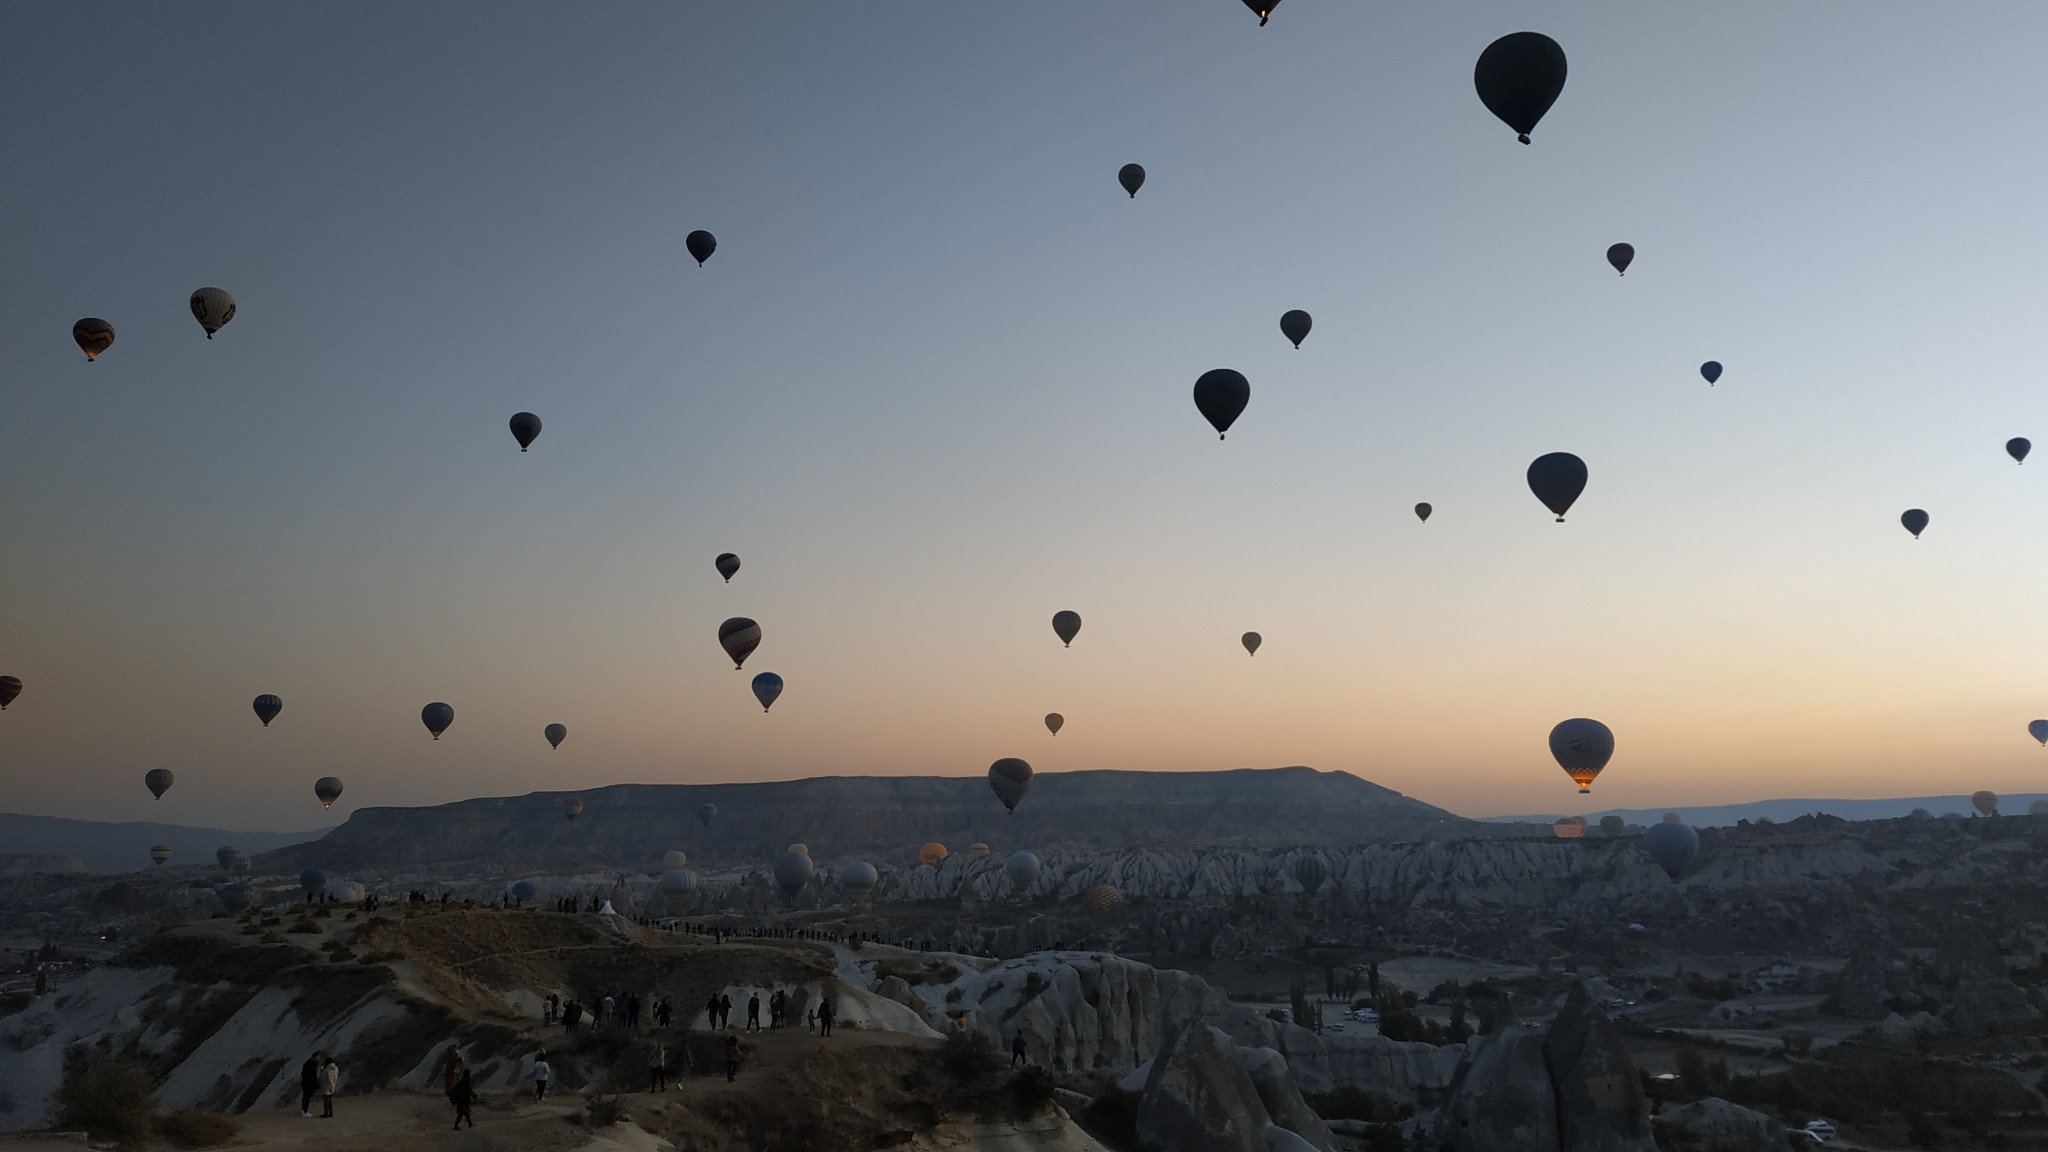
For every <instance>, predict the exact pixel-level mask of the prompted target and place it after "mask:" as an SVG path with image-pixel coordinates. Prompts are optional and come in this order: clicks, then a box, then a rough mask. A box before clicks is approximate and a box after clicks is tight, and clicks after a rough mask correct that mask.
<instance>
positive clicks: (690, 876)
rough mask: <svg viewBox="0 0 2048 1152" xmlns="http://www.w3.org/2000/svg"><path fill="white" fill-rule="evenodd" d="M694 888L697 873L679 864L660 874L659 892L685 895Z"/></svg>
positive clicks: (695, 888)
mask: <svg viewBox="0 0 2048 1152" xmlns="http://www.w3.org/2000/svg"><path fill="white" fill-rule="evenodd" d="M696 890H697V874H696V873H695V872H692V871H690V870H689V869H688V868H685V867H683V866H682V865H680V864H679V865H677V866H675V867H674V868H670V869H667V870H666V871H664V872H663V873H662V874H661V894H662V895H664V896H687V895H689V894H690V893H692V892H694V891H696Z"/></svg>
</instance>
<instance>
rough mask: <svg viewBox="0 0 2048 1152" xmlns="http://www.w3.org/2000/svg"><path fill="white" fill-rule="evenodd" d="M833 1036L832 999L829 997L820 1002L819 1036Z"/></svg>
mask: <svg viewBox="0 0 2048 1152" xmlns="http://www.w3.org/2000/svg"><path fill="white" fill-rule="evenodd" d="M831 1034H832V998H831V997H829V996H827V997H823V998H821V999H819V1001H818V1035H820V1036H830V1035H831Z"/></svg>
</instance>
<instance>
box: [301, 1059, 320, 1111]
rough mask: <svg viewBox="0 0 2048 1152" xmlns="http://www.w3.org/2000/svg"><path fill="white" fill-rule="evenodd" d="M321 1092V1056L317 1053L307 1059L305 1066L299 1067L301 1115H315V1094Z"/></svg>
mask: <svg viewBox="0 0 2048 1152" xmlns="http://www.w3.org/2000/svg"><path fill="white" fill-rule="evenodd" d="M319 1090H320V1054H319V1053H318V1052H315V1053H313V1054H312V1055H311V1056H308V1057H306V1062H305V1063H304V1064H301V1065H299V1115H301V1116H311V1115H312V1114H313V1093H315V1092H318V1091H319Z"/></svg>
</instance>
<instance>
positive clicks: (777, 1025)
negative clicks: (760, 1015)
mask: <svg viewBox="0 0 2048 1152" xmlns="http://www.w3.org/2000/svg"><path fill="white" fill-rule="evenodd" d="M788 1002H789V1000H788V998H787V997H785V996H784V995H783V994H782V989H780V988H777V989H776V990H775V991H773V992H771V993H769V995H768V1030H769V1031H771V1032H774V1031H777V1030H779V1029H781V1027H782V1006H783V1005H784V1004H786V1003H788Z"/></svg>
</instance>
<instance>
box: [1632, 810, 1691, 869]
mask: <svg viewBox="0 0 2048 1152" xmlns="http://www.w3.org/2000/svg"><path fill="white" fill-rule="evenodd" d="M1699 850H1700V834H1699V833H1697V832H1695V831H1693V830H1692V829H1691V828H1688V827H1686V826H1685V825H1684V824H1683V823H1680V822H1679V821H1677V820H1673V819H1672V818H1671V817H1670V816H1668V815H1667V816H1665V817H1664V819H1662V820H1659V821H1658V822H1656V823H1655V824H1652V825H1650V827H1649V828H1648V829H1646V830H1645V831H1644V832H1643V851H1645V852H1648V853H1649V854H1650V859H1652V860H1654V861H1656V862H1657V867H1659V868H1662V869H1663V870H1664V874H1665V875H1666V876H1669V877H1671V878H1672V879H1673V880H1676V879H1678V874H1679V873H1681V872H1683V871H1685V869H1686V867H1687V866H1688V865H1690V864H1691V863H1692V858H1693V857H1694V856H1697V855H1698V854H1699Z"/></svg>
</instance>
